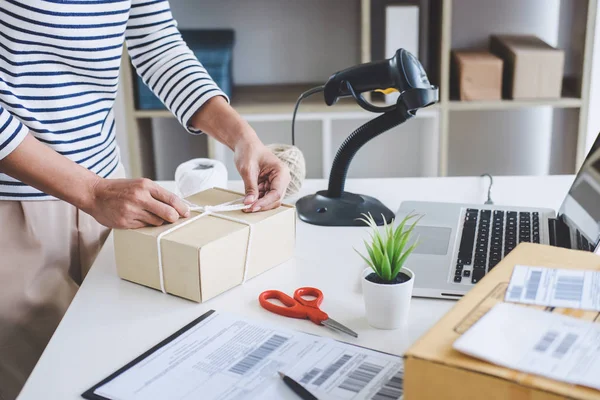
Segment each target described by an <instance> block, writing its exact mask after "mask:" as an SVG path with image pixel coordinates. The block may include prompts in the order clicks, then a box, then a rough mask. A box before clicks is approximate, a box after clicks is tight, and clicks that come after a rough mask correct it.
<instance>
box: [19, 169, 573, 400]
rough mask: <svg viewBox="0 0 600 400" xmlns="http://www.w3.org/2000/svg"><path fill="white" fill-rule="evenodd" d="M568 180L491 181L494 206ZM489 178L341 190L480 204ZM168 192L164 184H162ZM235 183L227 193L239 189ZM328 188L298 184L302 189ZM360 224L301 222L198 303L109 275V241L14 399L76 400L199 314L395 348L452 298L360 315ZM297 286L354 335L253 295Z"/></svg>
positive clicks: (545, 199) (527, 202)
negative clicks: (378, 316) (273, 260)
mask: <svg viewBox="0 0 600 400" xmlns="http://www.w3.org/2000/svg"><path fill="white" fill-rule="evenodd" d="M572 180H573V177H572V176H551V177H497V178H495V179H494V187H493V190H492V196H493V200H494V201H495V203H496V204H504V205H519V206H531V207H548V208H554V209H558V207H559V206H560V203H561V202H562V200H563V198H564V196H565V193H566V191H567V190H568V188H569V186H570V184H571V182H572ZM487 182H488V180H487V178H405V179H370V180H350V181H349V182H348V184H347V185H346V189H347V190H348V191H351V192H356V193H364V194H369V195H373V196H376V197H377V198H379V199H380V200H381V201H382V202H383V203H384V204H386V205H387V206H388V207H390V208H391V209H392V210H396V209H397V208H398V206H399V205H400V203H401V201H403V200H428V201H454V202H471V203H483V201H484V200H485V195H486V190H487ZM163 184H164V186H165V187H167V188H169V189H171V190H172V189H173V187H174V185H173V183H171V182H165V183H163ZM241 187H242V185H241V183H240V182H232V183H231V185H230V188H231V189H234V190H240V189H241ZM325 187H326V182H325V181H322V180H313V181H308V182H306V184H305V186H304V188H303V193H304V194H307V193H312V192H314V191H316V190H320V189H322V188H325ZM365 234H366V231H365V230H364V229H361V228H323V227H317V226H312V225H308V224H305V223H299V224H298V229H297V247H296V257H295V258H294V259H292V260H291V261H289V262H287V263H285V264H282V265H280V266H278V267H276V268H274V269H272V270H270V271H268V272H266V273H264V274H262V275H261V276H259V277H257V278H255V279H252V280H250V281H248V282H247V283H246V284H245V285H243V286H239V287H236V288H234V289H232V290H230V291H228V292H226V293H224V294H222V295H220V296H218V297H216V298H214V299H212V300H210V301H208V302H206V303H204V304H196V303H193V302H190V301H187V300H183V299H180V298H177V297H174V296H170V295H164V294H162V293H160V292H158V291H155V290H153V289H149V288H146V287H143V286H139V285H136V284H133V283H130V282H126V281H122V280H121V279H119V278H118V277H117V274H116V270H115V264H114V259H113V245H112V238H109V241H108V242H107V244H106V246H105V247H104V249H103V250H102V252H101V253H100V255H99V257H98V259H97V261H96V263H95V264H94V266H93V268H92V269H91V271H90V273H89V274H88V276H87V278H86V279H85V281H84V282H83V285H82V286H81V289H80V290H79V292H78V293H77V295H76V297H75V299H74V300H73V303H72V304H71V306H70V308H69V310H68V312H67V314H66V315H65V317H64V319H63V320H62V322H61V324H60V326H59V327H58V329H57V330H56V332H55V334H54V336H53V337H52V340H51V341H50V343H49V344H48V346H47V348H46V350H45V351H44V354H43V355H42V357H41V359H40V361H39V362H38V364H37V366H36V367H35V369H34V371H33V373H32V375H31V377H30V378H29V380H28V381H27V384H26V385H25V388H24V389H23V391H22V393H21V395H20V397H19V399H21V400H28V399H36V400H37V399H42V398H46V399H61V400H70V399H73V400H75V399H80V398H81V397H80V394H81V393H82V392H83V391H84V390H85V389H87V388H89V387H90V386H92V385H93V384H95V383H97V382H98V381H100V380H101V379H103V378H105V377H106V376H108V375H109V374H110V373H112V372H113V371H115V370H116V369H118V368H119V367H121V366H122V365H124V364H126V363H127V362H129V361H130V360H132V359H133V358H135V357H136V356H138V355H139V354H141V353H143V352H144V351H145V350H147V349H148V348H150V347H152V346H153V345H154V344H156V343H158V342H159V341H161V340H162V339H163V338H165V337H167V336H169V335H170V334H172V333H173V332H175V331H176V330H178V329H179V328H180V327H182V326H184V325H185V324H187V323H188V322H190V321H191V320H193V319H194V318H196V317H198V316H199V315H201V314H202V313H204V312H205V311H208V310H210V309H215V310H218V311H228V312H233V313H238V314H243V315H245V316H247V317H250V318H254V319H257V320H262V321H265V322H269V323H274V324H285V326H286V327H289V328H293V329H298V330H304V331H307V332H311V333H316V334H320V335H327V336H331V337H334V338H340V339H342V340H345V341H349V342H353V343H357V344H360V345H364V346H367V347H371V348H375V349H378V350H382V351H387V352H391V353H395V354H402V353H403V352H404V351H405V350H406V349H407V347H408V346H410V345H411V344H412V343H413V342H414V341H415V340H416V339H417V338H419V337H420V336H421V335H422V334H423V333H425V331H427V330H428V329H429V328H430V327H431V326H432V325H433V324H435V322H436V321H437V320H438V319H439V318H440V317H441V316H442V315H444V313H446V312H447V311H448V310H449V309H450V308H451V307H452V306H453V305H454V304H455V303H454V301H451V300H433V299H419V298H414V299H413V300H412V303H411V309H410V317H409V324H408V326H407V327H406V328H405V329H402V330H397V331H382V330H377V329H374V328H371V327H370V326H369V325H368V324H367V321H366V319H365V315H364V305H363V300H362V296H361V290H360V280H359V273H360V272H361V271H362V270H363V269H364V267H365V265H364V263H363V262H361V260H360V258H359V257H358V256H357V255H356V254H355V253H354V251H353V250H352V247H357V248H360V244H361V239H362V238H363V237H365ZM300 286H316V287H318V288H320V289H321V290H323V292H324V294H325V301H324V302H323V309H324V310H325V311H326V312H328V313H329V314H330V315H331V316H332V318H335V319H336V320H338V321H340V322H342V323H343V324H345V325H347V326H348V327H350V328H351V329H353V330H354V331H356V332H357V333H358V334H359V338H358V339H353V338H350V337H343V336H340V335H337V334H336V333H335V332H331V331H329V330H328V329H326V328H324V327H319V326H316V325H314V324H312V323H310V322H308V321H303V320H292V319H284V318H282V317H279V316H277V315H274V314H271V313H269V312H266V311H265V310H263V309H262V308H261V307H260V306H259V304H258V301H257V296H258V294H259V293H261V292H262V291H263V290H266V289H273V288H276V289H280V290H283V291H285V292H288V293H292V292H293V290H294V289H296V288H298V287H300Z"/></svg>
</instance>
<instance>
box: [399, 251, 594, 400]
mask: <svg viewBox="0 0 600 400" xmlns="http://www.w3.org/2000/svg"><path fill="white" fill-rule="evenodd" d="M518 264H520V265H528V266H538V267H539V266H544V267H550V268H572V269H592V270H600V257H599V256H598V255H596V254H593V253H588V252H582V251H576V250H566V249H561V248H556V247H550V246H542V245H536V244H529V243H527V244H520V245H519V246H518V247H517V248H516V249H515V250H513V251H512V252H511V253H510V254H509V255H508V256H507V257H506V258H505V259H504V260H503V261H502V262H501V263H500V264H498V265H497V266H496V268H494V269H493V270H492V271H491V272H490V273H489V274H487V275H486V276H485V277H484V278H483V279H482V280H481V281H480V282H479V283H478V284H477V285H475V287H473V289H471V290H470V291H469V293H468V294H467V295H466V296H464V297H463V298H462V299H461V300H460V301H459V302H458V303H457V304H456V306H454V308H452V310H450V312H448V314H446V315H445V316H444V317H443V318H442V319H441V320H440V321H439V322H438V323H437V324H436V325H435V326H434V327H433V328H432V329H431V330H429V332H427V333H426V334H425V335H424V336H423V337H421V338H420V339H419V340H418V341H417V342H416V343H415V344H414V345H413V346H412V347H411V348H410V349H409V350H408V351H407V352H406V353H405V377H404V393H405V397H404V398H405V399H406V400H413V399H419V400H421V399H424V400H427V399H436V400H437V399H457V400H458V399H460V400H464V399H486V400H500V399H503V400H504V399H515V400H519V399H523V400H525V399H527V400H538V399H552V400H558V399H567V398H568V399H599V398H600V391H597V390H594V389H591V388H587V387H583V386H575V385H571V384H567V383H563V382H558V381H555V380H551V379H548V378H544V377H541V376H537V375H530V374H526V373H523V372H519V371H515V370H511V369H508V368H504V367H500V366H497V365H494V364H490V363H487V362H485V361H481V360H478V359H475V358H472V357H469V356H467V355H464V354H462V353H459V352H458V351H456V350H454V349H453V348H452V344H453V343H454V341H455V340H456V339H458V337H459V336H460V335H461V334H462V333H464V332H466V331H467V329H468V328H469V327H471V326H472V325H473V324H474V323H475V322H476V321H477V320H479V318H481V317H482V316H483V315H484V314H485V313H486V312H487V311H489V310H490V309H491V308H492V307H493V306H494V305H496V304H497V303H499V302H502V301H504V295H505V293H506V288H507V287H508V283H509V281H510V277H511V274H512V270H513V268H514V266H515V265H518ZM532 307H537V308H540V309H544V307H538V306H532ZM552 312H555V313H561V314H565V315H569V316H571V317H576V318H581V319H584V320H588V321H597V322H600V313H598V312H592V311H583V310H572V309H564V308H556V309H554V310H553V311H552ZM493 345H494V344H493V343H490V346H493Z"/></svg>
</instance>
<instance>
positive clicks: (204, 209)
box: [156, 198, 252, 294]
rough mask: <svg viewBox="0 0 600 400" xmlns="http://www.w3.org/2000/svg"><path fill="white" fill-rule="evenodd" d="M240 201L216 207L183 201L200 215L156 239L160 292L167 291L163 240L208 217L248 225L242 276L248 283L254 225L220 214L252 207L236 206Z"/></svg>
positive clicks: (170, 229) (244, 281)
mask: <svg viewBox="0 0 600 400" xmlns="http://www.w3.org/2000/svg"><path fill="white" fill-rule="evenodd" d="M240 200H242V201H243V198H242V199H237V200H233V201H229V202H227V203H223V204H218V205H216V206H199V205H197V204H194V203H191V202H189V201H187V200H185V199H184V200H183V201H184V202H185V203H186V204H187V205H188V206H189V207H190V211H195V212H199V213H200V214H198V215H196V216H195V217H193V218H190V219H188V220H187V221H185V222H183V223H181V224H179V225H175V226H173V227H171V228H169V229H167V230H166V231H164V232H161V233H160V234H159V235H158V236H157V237H156V248H157V249H158V276H159V279H160V290H161V291H162V292H163V293H165V294H166V293H167V290H166V289H165V277H164V270H163V261H162V249H161V246H160V242H161V239H162V238H163V237H164V236H166V235H168V234H169V233H172V232H175V231H176V230H177V229H179V228H183V227H184V226H186V225H189V224H191V223H192V222H194V221H196V220H199V219H200V218H203V217H206V216H208V215H212V216H214V217H217V218H221V219H225V220H228V221H232V222H237V223H240V224H244V225H248V245H247V247H246V259H245V261H244V274H243V276H242V284H244V283H246V275H247V273H248V260H249V258H250V246H251V244H252V224H251V223H249V222H247V221H244V220H243V219H240V218H235V217H230V216H228V215H224V214H219V213H221V212H229V211H239V210H245V209H247V208H249V207H250V206H251V204H249V205H245V204H236V203H239V202H240Z"/></svg>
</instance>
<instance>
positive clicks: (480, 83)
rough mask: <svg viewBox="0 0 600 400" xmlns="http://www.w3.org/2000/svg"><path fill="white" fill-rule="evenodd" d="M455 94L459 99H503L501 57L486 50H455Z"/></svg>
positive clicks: (453, 54)
mask: <svg viewBox="0 0 600 400" xmlns="http://www.w3.org/2000/svg"><path fill="white" fill-rule="evenodd" d="M452 59H453V61H454V70H453V71H454V77H453V81H454V84H455V88H454V91H455V95H456V96H457V97H458V99H459V100H500V99H502V66H503V61H502V59H501V58H499V57H496V56H495V55H493V54H491V53H489V52H486V51H454V52H452Z"/></svg>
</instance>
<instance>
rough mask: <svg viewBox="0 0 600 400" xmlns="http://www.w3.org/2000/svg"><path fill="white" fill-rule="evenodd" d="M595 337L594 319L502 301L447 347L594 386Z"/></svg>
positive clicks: (598, 334)
mask: <svg viewBox="0 0 600 400" xmlns="http://www.w3.org/2000/svg"><path fill="white" fill-rule="evenodd" d="M598 343H600V324H596V323H593V322H590V321H584V320H580V319H577V318H573V317H568V316H565V315H561V314H555V313H550V312H546V311H542V310H538V309H534V308H529V307H523V306H519V305H516V304H509V303H502V304H498V305H496V306H495V307H494V308H492V309H491V310H490V311H489V312H488V313H487V314H486V315H484V316H483V317H482V318H481V319H480V320H479V321H478V322H477V323H476V324H475V325H473V327H472V328H471V329H469V330H468V331H467V332H466V333H465V334H463V335H462V336H461V337H459V338H458V339H457V340H456V342H454V345H453V347H454V348H455V349H456V350H458V351H460V352H462V353H465V354H467V355H470V356H472V357H476V358H479V359H482V360H485V361H488V362H491V363H493V364H497V365H500V366H503V367H506V368H510V369H514V370H517V371H522V372H526V373H531V374H536V375H541V376H545V377H548V378H551V379H555V380H558V381H563V382H567V383H571V384H577V385H583V386H588V387H592V388H595V389H598V390H600V346H599V345H598Z"/></svg>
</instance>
